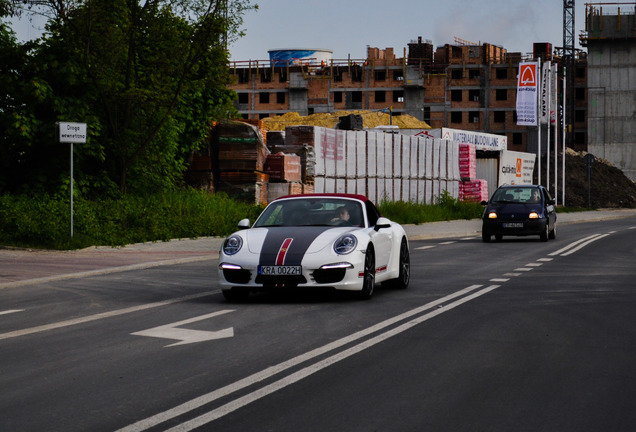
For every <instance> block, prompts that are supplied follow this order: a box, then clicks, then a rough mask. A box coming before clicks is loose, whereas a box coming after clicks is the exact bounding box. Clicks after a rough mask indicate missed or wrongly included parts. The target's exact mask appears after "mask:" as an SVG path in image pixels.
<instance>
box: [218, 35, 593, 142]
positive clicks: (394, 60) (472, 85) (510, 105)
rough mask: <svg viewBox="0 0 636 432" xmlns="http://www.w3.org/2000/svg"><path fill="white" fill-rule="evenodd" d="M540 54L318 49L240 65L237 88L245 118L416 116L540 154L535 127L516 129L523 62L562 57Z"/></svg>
mask: <svg viewBox="0 0 636 432" xmlns="http://www.w3.org/2000/svg"><path fill="white" fill-rule="evenodd" d="M533 48H534V52H532V53H530V54H521V53H509V52H507V50H506V49H505V48H503V47H500V46H496V45H492V44H489V43H482V44H477V43H472V42H468V41H464V40H461V39H456V40H455V44H446V45H443V46H440V47H437V48H435V47H434V46H433V44H432V43H431V42H430V41H423V40H422V38H418V40H415V41H412V42H411V43H409V44H408V49H407V48H405V49H404V53H403V56H402V57H399V56H397V55H396V53H395V52H394V50H393V48H386V49H378V48H373V47H369V48H368V49H367V58H365V59H357V60H354V59H346V60H334V59H330V58H325V57H322V58H321V57H320V56H322V55H323V54H324V53H325V52H330V51H328V50H318V51H320V52H319V53H318V54H317V56H318V57H316V58H306V59H296V60H293V61H289V60H288V61H280V60H276V61H273V60H271V59H270V60H260V61H254V60H251V61H245V62H233V63H232V64H231V65H230V67H231V69H232V72H233V74H234V75H235V77H236V83H235V84H234V85H233V86H232V88H233V89H234V90H235V91H236V92H237V93H238V105H237V108H238V110H239V112H240V113H241V115H242V116H243V117H244V118H249V119H262V118H264V117H270V116H275V115H280V114H284V113H286V112H290V111H295V112H298V113H300V114H301V115H308V114H313V113H319V112H336V111H342V110H359V109H363V110H388V109H389V108H390V109H391V111H392V113H393V115H401V114H409V115H411V116H413V117H415V118H417V119H419V120H422V121H425V122H427V123H428V124H429V125H430V126H431V127H433V128H441V127H448V128H454V129H464V130H472V131H481V132H486V133H493V134H499V135H505V136H506V137H507V139H508V148H509V150H513V151H534V152H536V149H537V144H536V128H528V127H525V126H517V124H516V122H517V118H516V86H517V72H518V69H519V62H521V61H527V60H532V59H533V58H536V57H542V58H543V60H548V59H549V60H552V61H554V62H557V63H558V62H559V60H560V59H559V58H558V57H556V56H554V55H553V51H552V46H551V45H550V44H545V43H538V44H535V45H534V47H533ZM270 54H271V51H270ZM319 58H321V59H319ZM576 68H577V73H576V81H575V85H576V89H575V91H576V92H577V97H576V99H577V108H576V111H577V115H576V124H575V125H574V131H575V134H574V142H573V143H572V144H570V146H571V147H574V148H575V149H577V150H584V149H586V148H587V136H586V134H587V123H586V121H587V117H586V115H585V111H586V108H587V101H586V92H585V86H586V75H585V71H586V59H585V57H582V58H577V60H576Z"/></svg>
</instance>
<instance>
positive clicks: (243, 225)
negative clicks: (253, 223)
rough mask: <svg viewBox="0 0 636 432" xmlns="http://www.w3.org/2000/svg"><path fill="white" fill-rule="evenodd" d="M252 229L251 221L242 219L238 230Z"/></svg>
mask: <svg viewBox="0 0 636 432" xmlns="http://www.w3.org/2000/svg"><path fill="white" fill-rule="evenodd" d="M249 227H250V220H249V219H241V220H240V221H239V223H238V229H242V230H243V229H248V228H249Z"/></svg>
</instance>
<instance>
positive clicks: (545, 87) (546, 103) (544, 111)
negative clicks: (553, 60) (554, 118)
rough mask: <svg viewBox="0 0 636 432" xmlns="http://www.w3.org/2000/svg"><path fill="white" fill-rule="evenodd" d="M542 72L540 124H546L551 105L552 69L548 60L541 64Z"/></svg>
mask: <svg viewBox="0 0 636 432" xmlns="http://www.w3.org/2000/svg"><path fill="white" fill-rule="evenodd" d="M542 69H543V73H542V85H541V124H547V123H548V118H549V117H550V112H549V111H550V110H551V105H550V102H551V101H552V97H551V96H552V91H551V89H552V86H551V81H552V69H551V65H550V62H549V61H548V62H545V63H544V64H543V68H542Z"/></svg>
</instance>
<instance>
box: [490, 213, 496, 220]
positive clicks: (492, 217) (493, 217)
mask: <svg viewBox="0 0 636 432" xmlns="http://www.w3.org/2000/svg"><path fill="white" fill-rule="evenodd" d="M488 219H497V212H490V213H488Z"/></svg>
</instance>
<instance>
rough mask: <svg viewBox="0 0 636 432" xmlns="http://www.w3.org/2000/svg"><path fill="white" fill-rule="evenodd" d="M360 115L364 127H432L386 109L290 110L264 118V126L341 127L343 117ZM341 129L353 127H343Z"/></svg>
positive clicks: (269, 129)
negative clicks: (306, 113)
mask: <svg viewBox="0 0 636 432" xmlns="http://www.w3.org/2000/svg"><path fill="white" fill-rule="evenodd" d="M351 116H359V117H360V118H361V119H362V127H361V128H364V129H372V128H375V127H378V126H388V125H393V126H396V127H398V128H399V129H430V128H431V127H430V126H429V125H428V123H426V122H424V121H421V120H418V119H417V118H415V117H413V116H410V115H408V114H402V115H391V113H389V112H387V110H384V111H368V110H352V111H337V112H334V113H315V114H311V115H308V116H301V115H300V114H299V113H297V112H288V113H285V114H282V115H279V116H275V117H267V118H264V119H263V127H264V128H265V130H267V131H285V130H286V128H287V127H289V126H320V127H325V128H331V129H335V128H339V126H338V125H339V123H340V122H341V118H342V117H347V118H350V117H351ZM340 129H352V128H347V127H342V128H340Z"/></svg>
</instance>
